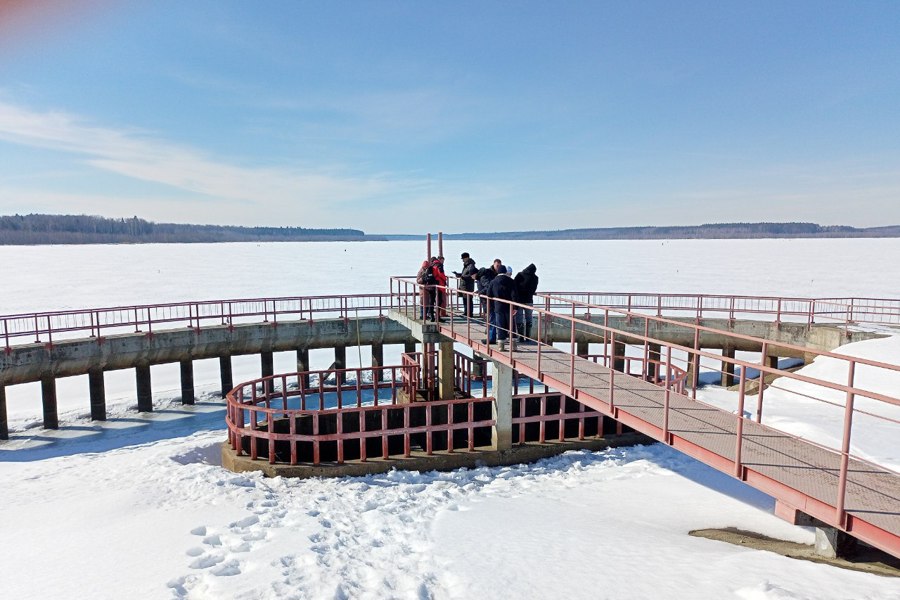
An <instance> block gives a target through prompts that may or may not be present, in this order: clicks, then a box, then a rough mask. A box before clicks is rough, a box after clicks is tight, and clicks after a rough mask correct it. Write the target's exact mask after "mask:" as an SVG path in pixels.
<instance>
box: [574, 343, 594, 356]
mask: <svg viewBox="0 0 900 600" xmlns="http://www.w3.org/2000/svg"><path fill="white" fill-rule="evenodd" d="M575 354H576V356H587V355H588V354H590V344H588V343H587V342H575Z"/></svg>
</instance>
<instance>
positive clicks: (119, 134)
mask: <svg viewBox="0 0 900 600" xmlns="http://www.w3.org/2000/svg"><path fill="white" fill-rule="evenodd" d="M0 140H5V141H7V142H11V143H15V144H22V145H26V146H32V147H39V148H45V149H49V150H55V151H60V152H67V153H71V154H74V155H76V156H80V157H82V158H83V161H84V162H85V164H88V165H90V166H92V167H94V168H95V169H100V170H103V171H109V172H112V173H116V174H119V175H123V176H125V177H129V178H133V179H137V180H141V181H147V182H153V183H156V184H163V185H167V186H171V187H172V188H176V189H178V190H182V191H184V192H189V193H191V194H192V195H201V196H206V197H207V199H216V200H220V201H227V202H230V203H237V204H243V205H245V207H248V208H249V207H252V206H254V205H255V206H265V207H267V208H268V209H270V210H268V211H267V212H269V214H277V212H278V211H277V209H278V208H279V207H281V208H283V209H286V210H287V211H288V214H290V215H304V216H305V217H306V219H307V220H311V221H314V222H326V221H322V220H321V219H322V217H323V216H324V215H325V214H327V209H328V208H329V207H331V208H333V207H335V205H340V204H342V203H344V202H351V201H358V200H362V199H365V198H369V197H377V196H383V195H386V194H388V193H405V192H408V191H410V190H413V189H416V188H418V187H421V185H422V182H416V181H409V180H404V179H402V178H393V177H391V176H389V175H382V174H376V175H362V176H354V175H344V174H342V173H338V172H335V170H334V169H330V170H328V169H321V170H315V169H303V168H299V167H298V168H289V167H256V166H244V165H237V164H231V163H228V162H223V161H219V160H216V159H215V158H213V157H210V156H208V155H207V154H205V153H204V152H202V151H200V150H198V149H196V148H192V147H189V146H184V145H179V144H175V143H172V142H169V141H166V140H164V139H161V138H159V137H157V136H154V135H153V134H151V133H148V132H146V131H141V130H138V129H113V128H109V127H103V126H100V125H96V124H94V123H90V122H88V121H87V120H86V119H83V118H79V117H77V116H73V115H70V114H67V113H64V112H58V111H50V112H36V111H33V110H29V109H27V108H22V107H19V106H15V105H12V104H8V103H3V102H0ZM195 199H199V198H195ZM272 209H274V210H272ZM331 222H332V223H333V222H334V220H333V219H331Z"/></svg>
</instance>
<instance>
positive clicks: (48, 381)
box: [41, 375, 59, 429]
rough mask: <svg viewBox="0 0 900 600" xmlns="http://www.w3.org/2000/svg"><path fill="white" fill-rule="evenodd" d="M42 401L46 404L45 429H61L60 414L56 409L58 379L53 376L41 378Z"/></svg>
mask: <svg viewBox="0 0 900 600" xmlns="http://www.w3.org/2000/svg"><path fill="white" fill-rule="evenodd" d="M41 399H42V400H43V404H44V429H59V414H58V412H57V408H56V378H55V377H53V375H45V376H44V377H41Z"/></svg>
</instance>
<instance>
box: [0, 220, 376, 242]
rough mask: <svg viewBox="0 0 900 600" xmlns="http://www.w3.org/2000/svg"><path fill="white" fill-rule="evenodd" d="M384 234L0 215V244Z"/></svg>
mask: <svg viewBox="0 0 900 600" xmlns="http://www.w3.org/2000/svg"><path fill="white" fill-rule="evenodd" d="M373 239H383V238H377V237H372V236H367V235H366V234H365V233H364V232H362V231H359V230H357V229H307V228H305V227H237V226H230V225H183V224H177V223H153V222H151V221H146V220H144V219H139V218H138V217H134V218H131V219H107V218H105V217H94V216H87V215H12V216H0V245H29V244H147V243H176V242H177V243H185V242H291V241H305V242H306V241H361V240H373Z"/></svg>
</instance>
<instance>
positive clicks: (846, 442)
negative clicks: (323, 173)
mask: <svg viewBox="0 0 900 600" xmlns="http://www.w3.org/2000/svg"><path fill="white" fill-rule="evenodd" d="M393 287H394V286H392V289H393ZM396 289H397V290H398V291H400V292H401V294H399V295H398V298H397V299H395V300H394V301H393V302H392V305H394V306H399V307H401V308H402V307H403V305H404V302H405V301H406V297H407V296H406V295H404V294H402V292H403V290H404V287H403V286H402V284H401V282H397V284H396ZM447 293H448V294H449V295H450V297H451V306H457V305H459V298H460V297H461V296H463V295H466V294H468V293H467V292H464V291H460V290H454V289H448V290H447ZM664 298H668V296H663V295H655V296H653V299H654V300H655V301H656V303H657V304H656V306H655V307H648V305H649V303H648V302H640V301H637V299H636V298H635V296H634V295H627V294H625V295H621V297H620V300H624V302H626V303H630V304H631V308H639V309H641V310H645V311H646V312H635V311H634V310H627V309H619V308H615V307H610V306H609V302H607V303H605V304H589V303H587V302H583V301H577V300H573V299H572V298H568V297H563V296H558V295H548V294H544V295H543V296H542V297H541V298H540V299H541V300H543V302H542V304H541V305H538V306H535V307H525V306H524V305H521V304H517V303H504V305H507V306H508V308H509V311H510V314H509V322H510V323H512V322H513V314H512V313H513V312H514V311H515V310H520V309H525V308H529V309H533V312H534V314H535V315H537V320H536V322H537V333H536V335H534V336H532V338H531V339H530V340H529V341H530V342H531V343H532V344H536V355H537V369H536V373H535V375H532V376H537V377H543V376H544V375H543V371H542V368H541V360H542V355H543V354H544V349H545V348H547V349H548V350H549V348H550V345H549V344H545V343H543V330H545V329H546V327H548V326H551V325H552V326H554V327H555V328H556V330H557V331H559V329H560V328H563V327H566V328H568V329H569V331H570V340H569V343H568V346H569V352H568V356H569V358H568V361H569V371H570V372H569V377H567V378H565V379H568V382H566V381H564V380H559V381H560V385H561V387H559V388H558V389H559V390H560V391H561V392H563V393H565V394H566V395H570V396H573V397H576V398H577V397H578V396H577V394H578V389H577V388H576V386H575V372H576V364H577V362H578V360H580V359H579V358H578V357H577V356H576V347H577V346H578V343H584V340H585V339H587V340H588V341H589V342H594V343H597V344H600V343H602V344H603V347H604V349H606V348H607V347H608V345H612V346H613V347H614V348H615V346H616V344H623V342H627V345H628V346H630V347H632V348H634V347H635V346H638V347H643V352H642V354H643V356H644V357H648V356H649V355H650V354H651V351H650V348H651V346H653V347H655V348H656V350H655V352H658V353H660V354H664V355H665V356H666V360H665V361H664V362H665V363H666V364H668V365H672V364H673V363H674V362H681V363H682V364H684V365H685V369H684V370H685V371H690V372H692V373H694V374H698V373H699V372H700V371H701V370H702V369H703V368H704V367H703V365H702V364H701V359H706V360H716V361H721V364H722V365H723V366H724V367H723V372H724V371H725V370H726V369H727V370H728V371H731V372H733V371H734V370H735V368H736V367H740V375H739V376H736V378H737V379H738V380H739V385H738V393H737V395H736V407H735V410H734V413H735V417H734V418H735V420H736V433H735V442H734V453H733V455H732V456H733V458H732V456H728V457H726V456H723V455H721V454H717V455H716V456H717V458H716V459H715V460H713V461H712V462H711V463H710V464H721V461H722V460H726V461H728V462H731V464H732V466H731V468H732V470H733V471H732V472H733V473H735V474H736V475H737V476H739V477H743V475H742V474H745V473H747V472H748V470H747V467H746V465H744V464H743V462H742V449H743V444H744V441H745V439H744V434H743V429H744V422H745V421H748V420H751V419H753V420H755V421H756V422H757V423H758V424H759V423H762V420H763V418H764V417H763V407H764V395H765V391H766V384H765V382H766V378H767V377H768V378H773V377H776V378H779V381H782V382H784V381H791V380H793V381H797V382H801V383H803V384H809V385H810V386H811V387H810V390H811V391H810V392H809V393H807V394H806V396H807V397H811V398H813V399H815V400H817V401H820V402H825V403H828V404H831V405H834V404H836V403H835V402H834V401H829V395H834V394H841V395H843V402H842V403H840V404H839V405H842V406H843V410H844V415H843V419H842V432H841V434H840V436H839V439H840V445H839V447H829V446H827V445H826V444H822V443H813V442H812V441H810V440H806V439H803V438H799V437H797V436H794V435H791V434H785V435H788V436H789V437H793V438H796V439H802V440H803V441H804V442H805V443H810V444H811V445H814V446H817V447H822V448H825V449H827V450H830V451H832V452H837V453H838V454H839V455H840V457H841V466H840V469H839V473H838V477H839V483H838V486H837V491H836V497H835V499H834V502H833V504H832V505H831V506H832V507H833V510H834V511H835V516H834V518H833V521H834V522H836V523H847V519H848V518H849V517H848V514H847V512H846V510H845V509H844V506H845V502H846V494H847V477H848V470H849V464H850V461H851V460H853V461H859V462H860V463H862V464H868V465H871V466H872V467H874V468H878V469H880V470H882V471H886V472H892V471H893V467H892V465H885V464H878V463H874V462H872V461H871V460H868V459H866V458H863V457H861V456H859V455H854V454H853V453H851V437H852V435H853V429H854V415H855V414H858V413H859V412H860V411H859V410H858V409H857V408H856V401H857V400H858V399H859V398H867V399H870V400H874V401H876V403H875V405H876V407H875V408H872V409H870V410H867V411H866V413H865V414H867V415H869V416H874V417H876V418H878V419H880V420H882V421H883V422H885V423H890V424H896V423H897V419H895V418H892V417H891V416H889V415H888V414H884V413H885V411H886V410H887V409H885V411H880V410H878V409H877V405H878V403H883V404H884V405H885V406H888V405H889V406H892V407H896V406H900V394H898V395H888V394H886V393H883V392H882V391H879V390H878V389H877V388H874V387H871V386H869V385H864V384H862V383H860V382H859V381H858V380H857V378H856V373H857V372H858V367H864V368H865V369H866V371H868V374H869V376H870V377H872V374H873V373H875V374H877V373H879V372H880V373H883V374H885V376H893V377H896V376H897V375H898V374H900V365H894V364H889V363H885V362H881V361H875V360H870V359H864V358H858V357H853V356H849V355H844V354H840V353H835V352H821V351H815V350H813V349H810V348H807V347H803V346H796V345H791V344H786V343H780V342H772V341H769V340H765V339H760V338H753V337H751V336H747V335H741V334H737V333H733V332H731V331H727V330H722V329H714V328H710V327H705V326H702V325H700V324H699V319H700V318H701V317H706V316H709V315H710V314H712V313H711V312H709V311H713V310H716V311H719V312H720V313H721V312H723V311H724V312H725V313H727V314H739V313H744V312H753V313H754V314H770V315H774V316H775V317H776V318H777V319H782V318H784V317H787V316H792V315H793V316H797V315H801V314H803V312H804V310H806V314H807V318H808V321H807V322H808V323H810V324H811V323H812V322H814V318H815V317H819V316H822V315H825V314H829V311H828V310H823V309H822V308H820V307H822V306H830V307H838V306H839V305H840V309H841V310H843V311H844V313H843V314H845V315H846V316H845V317H844V319H845V320H846V321H847V322H850V319H851V318H852V319H853V320H854V321H857V322H858V321H859V320H860V319H861V318H864V319H868V320H870V321H871V322H875V321H878V322H883V321H885V320H890V319H893V318H894V317H892V316H891V315H893V314H894V313H895V311H896V306H895V304H894V301H890V300H874V299H868V300H867V302H868V303H865V302H862V301H861V300H860V299H825V300H816V301H815V302H813V303H810V304H806V305H804V304H803V302H805V301H806V300H805V299H783V298H782V299H778V298H768V299H763V298H757V299H752V300H753V301H754V302H760V303H762V304H758V305H757V306H751V305H747V304H741V302H740V301H739V299H740V298H743V299H745V300H746V299H748V298H749V297H725V298H727V300H726V302H727V305H724V306H723V305H721V304H720V305H718V306H712V307H710V306H708V305H707V304H706V303H705V302H708V301H704V298H708V297H706V296H699V297H695V298H697V299H698V300H697V303H696V304H695V305H693V306H692V307H691V309H692V310H694V311H695V313H694V314H695V315H696V316H697V319H696V320H694V321H693V322H684V321H682V320H673V319H672V318H668V317H663V316H658V315H659V314H662V313H664V312H665V311H664V310H663V309H662V308H660V307H661V306H662V305H663V304H664V303H663V299H664ZM680 298H687V297H680ZM732 298H733V299H734V300H733V302H734V309H732ZM719 300H723V298H719ZM845 300H846V305H841V303H842V302H843V301H845ZM492 301H493V302H496V300H492ZM794 303H800V305H799V308H798V307H797V305H795V304H794ZM669 306H670V307H671V306H673V305H672V304H669ZM674 306H675V308H674V309H673V310H674V311H676V312H677V311H678V310H683V309H685V307H684V306H683V305H681V306H680V305H678V304H677V303H676V304H674ZM648 308H651V309H652V310H648ZM701 309H702V310H701ZM732 310H733V311H734V312H733V313H732ZM829 310H831V309H829ZM647 313H650V314H647ZM592 314H593V315H599V314H602V315H603V317H604V318H603V323H604V324H598V323H594V322H592V321H591V320H590V318H591V315H592ZM831 314H837V308H835V310H834V312H833V313H831ZM809 315H813V317H812V318H811V317H809ZM610 316H616V317H623V319H622V321H623V322H625V323H628V324H629V325H630V328H629V330H624V329H616V327H614V326H613V325H614V324H613V323H611V321H610ZM879 319H880V321H879ZM838 320H839V319H838ZM635 322H636V323H637V324H638V325H639V324H640V323H643V324H644V327H643V329H644V333H643V334H640V333H637V332H636V331H635V329H636V327H635ZM651 324H652V325H653V327H654V329H656V328H661V329H665V330H666V331H667V333H669V334H671V333H672V332H674V331H680V332H681V333H682V336H681V337H682V338H685V337H686V336H690V337H691V338H692V339H693V343H692V344H690V345H685V344H677V343H672V342H669V341H666V340H662V339H659V338H654V337H653V336H651V335H649V332H650V325H651ZM442 329H443V330H444V332H445V333H449V334H450V335H451V337H453V338H454V339H456V340H457V341H462V342H464V343H466V344H468V345H470V346H473V347H475V348H476V349H479V351H484V350H481V348H482V347H483V346H484V345H485V344H484V342H483V341H482V340H480V339H475V337H473V333H474V334H475V335H477V336H478V337H481V336H483V335H484V331H485V322H484V320H483V317H481V318H478V319H472V318H465V320H464V321H462V322H460V321H459V320H458V319H457V320H454V321H451V322H450V323H449V325H444V326H443V327H442ZM637 329H639V327H637ZM509 333H510V334H512V331H510V332H509ZM701 336H715V337H718V338H720V339H722V338H724V340H725V342H724V343H723V346H727V345H728V344H729V340H730V341H731V342H732V345H733V346H741V347H746V346H748V345H750V346H753V345H755V347H757V348H759V349H760V356H761V357H762V358H761V360H760V362H759V363H756V362H751V361H748V360H742V359H739V358H736V357H730V356H727V355H720V354H715V353H712V352H710V351H709V350H704V349H703V348H702V347H701V345H700V340H701ZM557 351H558V350H557ZM486 352H487V353H488V354H489V355H491V356H496V355H501V356H503V359H504V361H505V362H507V363H508V364H511V365H512V366H513V368H516V364H517V362H516V357H515V353H514V351H513V349H512V347H511V346H510V348H509V349H508V350H506V351H501V352H498V350H497V347H496V346H494V345H492V344H491V343H488V344H487V348H486ZM604 354H606V355H607V356H610V355H611V354H612V353H609V352H604ZM780 355H793V356H805V357H813V358H819V357H821V358H825V359H831V360H836V361H838V362H839V363H840V365H842V366H843V368H844V369H846V373H847V379H846V381H841V382H836V381H829V380H826V379H820V378H815V377H811V376H809V375H806V374H802V373H792V372H790V371H787V370H783V369H779V368H777V366H774V365H770V364H767V363H768V360H769V359H768V357H770V356H780ZM620 360H621V359H620ZM644 364H645V365H649V364H651V363H649V362H646V363H644ZM607 366H610V365H609V362H608V360H607ZM616 366H618V365H616ZM645 368H646V366H645ZM749 368H753V369H756V370H758V371H759V372H760V381H761V383H760V385H759V388H758V391H757V392H756V393H755V394H753V395H755V396H757V398H756V400H757V406H756V411H755V415H751V416H750V417H747V416H745V406H746V401H747V398H748V396H750V395H751V394H749V393H748V392H747V382H748V377H747V371H748V369H749ZM838 370H840V368H839V369H838ZM644 374H645V375H646V373H644ZM554 377H557V376H554ZM610 377H612V381H611V384H610V386H609V390H610V393H609V398H608V399H606V400H605V402H606V406H607V408H608V410H609V411H610V413H612V414H617V413H616V410H617V407H616V406H615V393H614V391H615V389H616V385H615V378H616V370H615V369H614V370H613V371H612V372H611V373H610ZM688 379H689V380H690V381H688V383H689V386H690V397H691V398H692V399H693V400H695V401H696V398H697V395H696V394H697V382H696V378H695V377H694V376H691V377H688ZM878 379H880V377H878V376H875V377H872V379H871V380H876V381H877V380H878ZM551 380H554V381H557V380H558V379H553V378H551ZM782 385H783V384H782ZM671 391H672V390H670V389H667V390H666V394H665V403H664V406H663V426H662V434H661V435H662V437H661V439H662V440H663V441H665V442H666V443H672V442H671V441H672V440H673V439H674V438H672V436H671V434H670V432H669V430H668V421H669V413H670V406H669V401H670V396H669V394H670V392H671ZM710 408H717V407H712V406H711V407H710ZM773 431H774V430H773ZM781 433H783V432H781ZM898 433H900V431H898ZM704 451H705V452H710V451H706V450H704Z"/></svg>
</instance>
